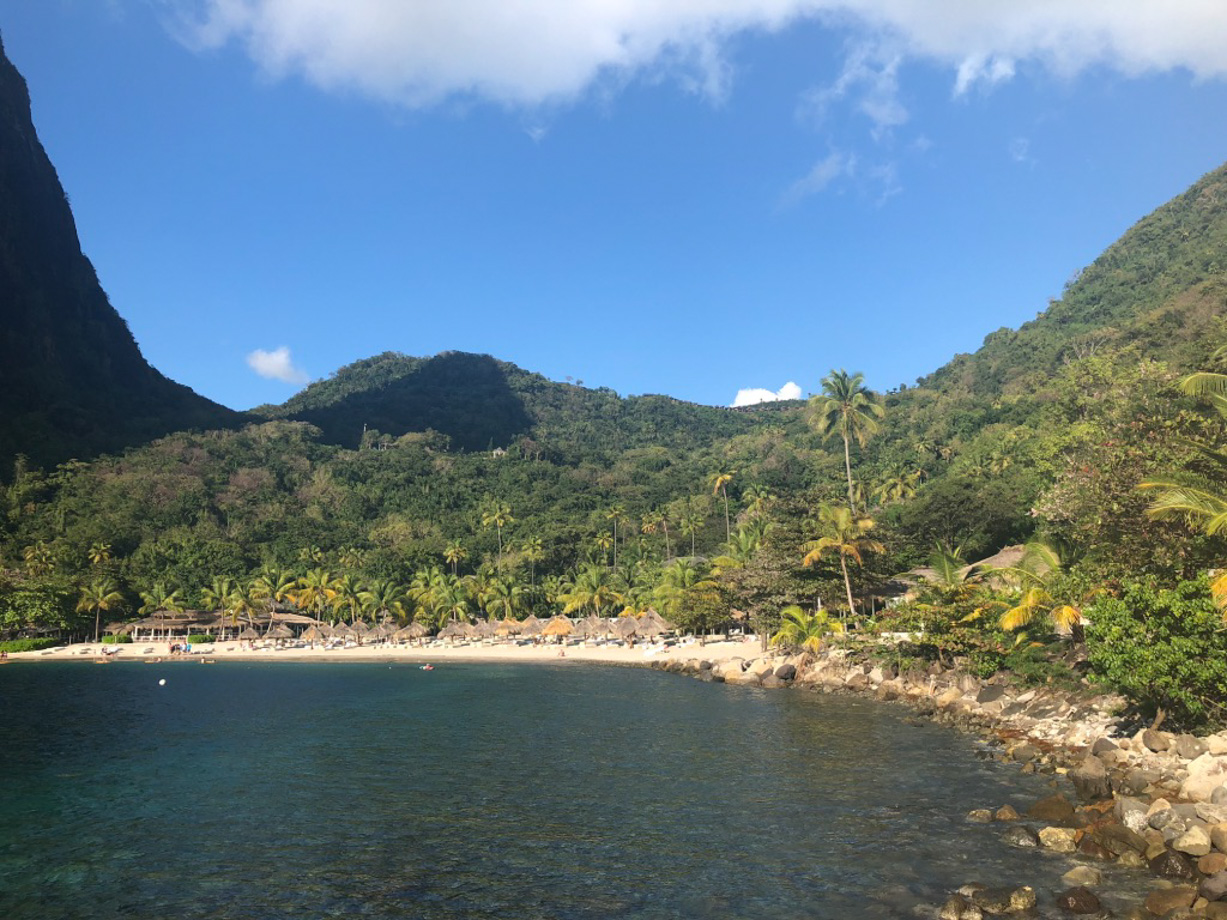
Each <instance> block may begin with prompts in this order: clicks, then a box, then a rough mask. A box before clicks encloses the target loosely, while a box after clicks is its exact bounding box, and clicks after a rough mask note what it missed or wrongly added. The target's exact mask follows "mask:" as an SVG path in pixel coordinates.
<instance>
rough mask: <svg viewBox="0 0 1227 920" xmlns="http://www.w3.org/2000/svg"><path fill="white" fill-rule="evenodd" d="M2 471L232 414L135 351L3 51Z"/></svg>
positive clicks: (217, 421)
mask: <svg viewBox="0 0 1227 920" xmlns="http://www.w3.org/2000/svg"><path fill="white" fill-rule="evenodd" d="M0 306H2V308H3V309H2V311H0V463H3V464H4V466H5V467H6V468H7V467H8V466H9V462H10V461H11V459H12V458H13V457H14V456H15V455H16V454H18V453H24V454H26V455H27V456H29V457H30V459H31V460H32V461H34V462H36V463H40V464H41V463H48V464H49V463H55V462H59V461H62V460H66V459H68V458H70V457H78V458H80V457H88V456H92V455H94V454H97V453H100V452H104V451H113V450H118V449H121V448H123V447H125V446H128V445H131V444H135V443H140V442H143V441H147V440H149V439H151V438H154V437H158V436H160V435H163V434H166V433H168V432H171V431H176V430H179V429H184V428H199V427H219V426H222V425H226V424H229V423H231V422H233V421H234V420H236V419H237V418H238V416H237V414H236V413H233V412H231V411H230V410H228V409H226V408H224V407H222V406H219V405H217V404H216V403H213V402H210V401H209V400H207V399H205V398H203V397H201V396H198V395H197V394H196V393H194V392H192V391H191V390H190V389H188V388H187V387H185V386H182V385H180V384H177V383H174V382H173V381H171V380H168V379H167V378H166V377H164V376H162V374H160V373H158V371H157V370H155V369H154V368H152V367H151V366H150V365H149V364H148V363H147V362H146V361H145V359H144V357H143V356H142V355H141V352H140V349H139V348H138V347H137V345H136V341H135V340H134V339H133V337H132V333H131V332H130V331H129V329H128V326H127V324H126V323H125V322H124V320H123V319H122V318H121V317H120V316H119V314H118V313H117V312H116V311H115V309H114V307H112V306H111V304H110V302H109V301H108V299H107V296H106V293H105V292H104V291H103V290H102V287H101V286H100V285H99V283H98V277H97V275H96V274H95V272H94V267H93V265H91V264H90V261H89V259H87V258H86V257H85V256H84V255H83V254H82V252H81V245H80V242H79V240H78V237H77V228H76V223H75V221H74V220H73V216H72V211H71V209H70V208H69V204H68V199H67V196H66V195H65V194H64V189H63V188H62V187H61V185H60V180H59V177H58V176H57V174H56V171H55V167H54V166H52V164H51V161H50V160H49V159H48V157H47V154H46V152H45V151H44V150H43V146H42V144H41V143H40V142H39V139H38V135H37V133H36V132H35V129H34V124H33V121H32V119H31V114H30V96H29V92H28V90H27V88H26V82H25V80H24V79H23V78H22V76H21V74H20V73H19V72H18V71H17V68H16V67H14V66H13V64H12V63H11V62H10V61H9V59H8V57H7V56H6V55H5V53H4V49H3V45H2V44H0Z"/></svg>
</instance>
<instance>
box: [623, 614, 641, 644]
mask: <svg viewBox="0 0 1227 920" xmlns="http://www.w3.org/2000/svg"><path fill="white" fill-rule="evenodd" d="M638 631H639V621H638V620H636V619H635V618H634V617H619V618H618V638H620V639H629V638H630V637H631V636H633V635H635V633H636V632H638Z"/></svg>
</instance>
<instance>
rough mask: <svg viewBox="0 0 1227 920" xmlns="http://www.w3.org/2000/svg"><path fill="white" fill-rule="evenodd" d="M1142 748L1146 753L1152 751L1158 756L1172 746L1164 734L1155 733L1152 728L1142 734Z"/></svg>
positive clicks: (1168, 737) (1169, 739)
mask: <svg viewBox="0 0 1227 920" xmlns="http://www.w3.org/2000/svg"><path fill="white" fill-rule="evenodd" d="M1142 746H1143V747H1145V748H1146V749H1147V750H1148V751H1153V752H1154V753H1156V754H1158V753H1160V752H1162V751H1166V750H1167V749H1168V748H1170V747H1171V746H1172V741H1171V738H1170V736H1168V735H1167V734H1166V733H1165V732H1159V731H1155V730H1154V729H1153V728H1148V729H1146V730H1145V731H1144V732H1142Z"/></svg>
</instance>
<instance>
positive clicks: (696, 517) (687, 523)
mask: <svg viewBox="0 0 1227 920" xmlns="http://www.w3.org/2000/svg"><path fill="white" fill-rule="evenodd" d="M678 526H680V527H681V529H682V533H684V534H688V535H689V536H690V555H691V556H693V555H695V543H694V536H695V534H696V533H698V530H699V528H700V527H702V526H703V515H702V514H700V513H699V510H698V509H697V508H695V507H694V506H693V505H687V507H686V509H685V510H684V511H683V512H682V516H681V519H680V520H679V521H678Z"/></svg>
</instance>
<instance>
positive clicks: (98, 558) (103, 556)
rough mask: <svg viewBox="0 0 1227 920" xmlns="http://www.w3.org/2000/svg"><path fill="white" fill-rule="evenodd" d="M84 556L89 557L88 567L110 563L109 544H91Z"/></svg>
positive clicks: (100, 542) (99, 542)
mask: <svg viewBox="0 0 1227 920" xmlns="http://www.w3.org/2000/svg"><path fill="white" fill-rule="evenodd" d="M86 555H87V556H88V557H89V562H90V565H93V566H101V565H106V564H107V563H108V562H110V561H111V544H110V543H103V542H102V541H98V542H97V543H91V544H90V547H89V550H88V552H87V553H86Z"/></svg>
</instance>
